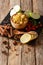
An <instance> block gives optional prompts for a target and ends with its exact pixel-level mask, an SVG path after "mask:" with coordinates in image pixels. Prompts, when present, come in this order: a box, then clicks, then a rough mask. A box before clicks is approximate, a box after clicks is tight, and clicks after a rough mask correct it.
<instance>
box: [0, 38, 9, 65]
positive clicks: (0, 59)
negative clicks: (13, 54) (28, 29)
mask: <svg viewBox="0 0 43 65" xmlns="http://www.w3.org/2000/svg"><path fill="white" fill-rule="evenodd" d="M4 41H6V42H7V43H6V42H4ZM5 43H6V44H5ZM7 46H8V39H7V38H5V37H0V65H7V62H8V61H7V59H8V49H7V48H6V47H7Z"/></svg>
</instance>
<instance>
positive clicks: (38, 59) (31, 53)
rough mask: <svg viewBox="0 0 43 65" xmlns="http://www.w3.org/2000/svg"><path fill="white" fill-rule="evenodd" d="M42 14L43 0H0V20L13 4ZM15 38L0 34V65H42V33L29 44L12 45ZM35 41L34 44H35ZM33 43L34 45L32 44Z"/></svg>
mask: <svg viewBox="0 0 43 65" xmlns="http://www.w3.org/2000/svg"><path fill="white" fill-rule="evenodd" d="M16 4H18V5H20V6H21V8H22V10H27V9H29V10H31V11H33V12H38V13H40V14H41V15H43V0H0V22H1V21H2V20H3V19H4V18H5V16H6V15H7V13H8V12H9V10H10V9H11V8H12V7H13V6H14V5H16ZM3 41H5V42H6V41H7V42H6V43H7V44H6V43H5V42H3ZM14 42H15V40H12V39H8V38H6V37H1V36H0V65H43V34H42V33H41V34H40V35H39V37H38V39H37V40H36V41H35V42H33V45H32V42H31V44H29V43H28V44H26V45H21V43H20V42H16V43H18V44H17V45H14ZM35 43H36V44H35ZM34 44H35V45H34Z"/></svg>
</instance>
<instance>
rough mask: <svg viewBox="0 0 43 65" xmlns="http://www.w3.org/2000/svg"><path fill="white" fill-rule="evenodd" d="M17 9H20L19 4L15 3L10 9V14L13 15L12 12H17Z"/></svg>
mask: <svg viewBox="0 0 43 65" xmlns="http://www.w3.org/2000/svg"><path fill="white" fill-rule="evenodd" d="M19 11H21V8H20V6H19V5H15V6H14V7H13V9H12V10H11V12H10V16H13V15H14V14H16V13H17V12H19Z"/></svg>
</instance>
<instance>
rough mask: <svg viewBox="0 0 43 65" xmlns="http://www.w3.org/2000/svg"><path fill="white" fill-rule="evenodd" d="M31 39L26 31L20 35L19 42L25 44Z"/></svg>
mask: <svg viewBox="0 0 43 65" xmlns="http://www.w3.org/2000/svg"><path fill="white" fill-rule="evenodd" d="M30 40H31V35H30V34H28V33H25V34H23V35H22V36H21V38H20V41H21V43H23V44H25V43H28V42H29V41H30Z"/></svg>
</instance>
